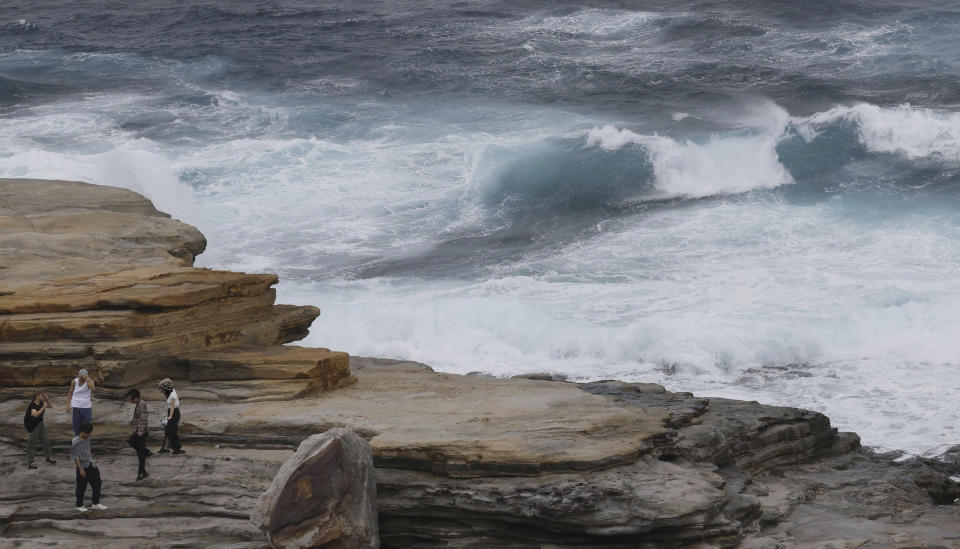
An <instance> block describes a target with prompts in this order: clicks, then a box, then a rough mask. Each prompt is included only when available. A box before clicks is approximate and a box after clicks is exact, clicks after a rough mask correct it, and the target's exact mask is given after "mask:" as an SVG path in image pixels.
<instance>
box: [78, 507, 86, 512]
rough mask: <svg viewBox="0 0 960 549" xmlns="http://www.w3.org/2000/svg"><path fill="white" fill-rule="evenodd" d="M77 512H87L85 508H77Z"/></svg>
mask: <svg viewBox="0 0 960 549" xmlns="http://www.w3.org/2000/svg"><path fill="white" fill-rule="evenodd" d="M77 511H78V512H80V513H86V512H87V508H86V507H77Z"/></svg>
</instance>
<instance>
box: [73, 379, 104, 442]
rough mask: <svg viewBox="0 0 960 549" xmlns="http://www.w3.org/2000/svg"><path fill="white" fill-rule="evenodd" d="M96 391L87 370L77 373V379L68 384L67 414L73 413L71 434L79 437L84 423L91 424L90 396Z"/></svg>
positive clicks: (91, 405)
mask: <svg viewBox="0 0 960 549" xmlns="http://www.w3.org/2000/svg"><path fill="white" fill-rule="evenodd" d="M96 389H97V387H96V385H95V384H94V383H93V380H92V379H90V375H89V374H87V370H86V369H83V370H80V371H79V372H77V377H76V378H74V380H73V381H71V382H70V392H69V393H67V412H71V411H72V413H73V418H72V420H73V434H75V435H79V434H80V428H81V427H83V424H84V423H92V422H93V404H92V403H91V401H90V396H91V395H92V394H93V391H95V390H96Z"/></svg>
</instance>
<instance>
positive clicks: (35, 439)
mask: <svg viewBox="0 0 960 549" xmlns="http://www.w3.org/2000/svg"><path fill="white" fill-rule="evenodd" d="M47 408H50V399H48V398H47V393H44V392H41V391H34V392H33V400H31V401H30V404H29V405H28V406H27V412H26V413H25V414H24V415H23V426H24V427H25V428H26V429H27V433H29V434H30V435H29V438H28V439H27V467H29V468H31V469H36V468H37V462H35V461H33V451H34V449H35V448H36V447H37V444H40V445H41V446H43V455H44V456H46V458H47V463H56V462H57V460H56V459H55V458H54V457H53V452H52V450H51V448H50V437H49V436H48V435H47V426H46V425H44V423H43V414H44V413H45V412H46V411H47Z"/></svg>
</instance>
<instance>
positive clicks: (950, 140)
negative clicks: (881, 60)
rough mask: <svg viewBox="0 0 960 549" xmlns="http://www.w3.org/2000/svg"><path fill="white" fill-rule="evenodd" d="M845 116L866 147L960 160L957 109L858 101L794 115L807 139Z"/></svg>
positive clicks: (959, 124) (911, 155) (959, 118)
mask: <svg viewBox="0 0 960 549" xmlns="http://www.w3.org/2000/svg"><path fill="white" fill-rule="evenodd" d="M840 120H847V121H850V122H852V123H854V124H856V125H857V128H858V131H859V134H860V140H861V141H862V142H863V144H864V145H865V146H866V147H867V149H868V150H871V151H874V152H889V153H897V154H902V155H904V156H906V157H908V158H920V157H926V156H932V155H938V156H941V157H944V158H946V159H950V160H960V113H958V112H949V111H938V110H933V109H926V108H920V107H911V106H910V105H901V106H899V107H878V106H876V105H870V104H866V103H861V104H857V105H853V106H845V107H835V108H833V109H830V110H828V111H825V112H821V113H817V114H814V115H813V116H810V117H808V118H804V119H797V120H796V123H797V125H798V128H799V129H800V131H801V135H803V136H804V137H805V138H806V139H807V140H808V141H809V140H811V139H812V138H813V137H814V136H815V135H816V134H817V130H818V129H819V128H820V127H822V126H823V125H825V124H833V123H836V122H838V121H840Z"/></svg>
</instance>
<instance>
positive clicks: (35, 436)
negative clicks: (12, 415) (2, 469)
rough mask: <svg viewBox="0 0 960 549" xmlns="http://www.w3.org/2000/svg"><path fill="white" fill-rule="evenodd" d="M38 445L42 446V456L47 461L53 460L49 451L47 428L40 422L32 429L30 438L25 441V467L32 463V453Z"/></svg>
mask: <svg viewBox="0 0 960 549" xmlns="http://www.w3.org/2000/svg"><path fill="white" fill-rule="evenodd" d="M38 444H39V445H40V446H43V455H45V456H46V457H47V461H49V460H50V459H51V458H53V454H52V453H51V450H50V437H49V436H47V426H46V425H44V424H43V422H42V421H41V422H40V423H38V424H37V426H36V427H34V428H33V431H30V438H28V439H27V465H30V464H31V463H33V451H34V449H35V448H36V447H37V445H38Z"/></svg>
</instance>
